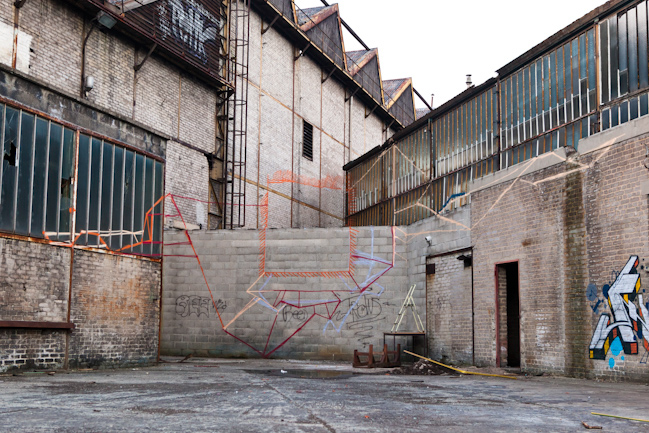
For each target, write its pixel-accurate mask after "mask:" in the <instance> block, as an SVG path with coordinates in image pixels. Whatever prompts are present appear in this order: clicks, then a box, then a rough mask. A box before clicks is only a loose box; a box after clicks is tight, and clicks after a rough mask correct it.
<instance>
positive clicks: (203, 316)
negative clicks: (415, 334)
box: [161, 227, 425, 360]
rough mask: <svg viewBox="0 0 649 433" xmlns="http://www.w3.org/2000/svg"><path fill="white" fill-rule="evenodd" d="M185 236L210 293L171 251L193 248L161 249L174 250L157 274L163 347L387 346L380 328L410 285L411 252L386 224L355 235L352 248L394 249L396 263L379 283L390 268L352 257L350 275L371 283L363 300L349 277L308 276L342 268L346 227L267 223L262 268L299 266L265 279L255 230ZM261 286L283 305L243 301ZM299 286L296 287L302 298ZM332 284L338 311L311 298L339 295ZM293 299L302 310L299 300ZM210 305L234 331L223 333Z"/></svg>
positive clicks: (296, 349)
mask: <svg viewBox="0 0 649 433" xmlns="http://www.w3.org/2000/svg"><path fill="white" fill-rule="evenodd" d="M166 236H167V239H168V241H169V242H171V243H176V242H180V240H181V239H186V238H185V234H184V233H182V232H168V233H167V234H166ZM190 236H191V238H192V242H193V244H194V247H195V248H196V251H197V253H198V255H199V257H200V260H201V264H202V267H203V270H204V271H205V277H206V278H207V281H208V283H209V284H210V288H211V291H212V294H211V295H210V292H209V291H208V289H207V285H206V284H205V280H204V279H203V274H202V272H201V269H200V267H199V266H198V262H197V261H196V260H195V259H194V258H191V257H174V256H184V255H187V252H188V251H189V250H190V247H189V246H187V245H173V246H169V247H166V249H165V251H166V252H167V253H168V254H170V255H171V256H170V257H167V258H166V259H165V265H164V272H163V274H164V291H163V293H164V295H163V313H162V346H161V349H162V353H163V354H168V355H185V354H188V353H196V354H202V355H208V356H245V357H258V356H261V355H263V354H268V355H270V356H273V357H279V358H301V359H347V360H349V359H351V356H352V354H353V350H354V349H363V348H367V347H368V345H369V344H374V345H375V346H380V345H382V344H383V332H387V331H389V330H390V329H391V327H392V324H393V322H394V320H395V318H396V315H397V313H398V311H399V308H400V307H401V304H402V303H403V300H404V298H405V295H406V293H407V290H408V268H407V264H406V262H405V261H404V260H403V259H402V258H403V257H406V256H407V248H408V246H407V245H406V244H405V242H403V241H402V240H399V239H395V245H396V249H395V248H393V240H392V229H391V228H389V227H377V228H362V229H360V230H359V232H358V234H357V235H356V249H357V251H359V252H361V253H363V254H365V255H366V257H367V258H372V257H374V258H376V259H380V260H381V261H382V262H386V261H387V262H388V263H391V262H392V259H393V253H394V252H396V255H395V256H394V257H395V260H396V262H395V266H394V268H392V269H390V270H389V271H388V272H387V273H385V274H384V275H383V276H381V277H380V278H379V279H378V280H376V281H375V282H373V281H374V279H375V278H376V277H377V276H378V274H379V273H381V271H382V270H384V269H388V267H389V266H388V265H386V264H384V263H382V262H381V263H379V262H371V261H369V260H365V259H363V260H360V261H358V262H357V263H356V265H355V274H354V278H355V280H356V282H358V284H359V285H361V286H366V285H368V284H370V283H372V284H371V286H370V288H369V289H368V291H367V292H365V293H364V294H363V295H361V296H360V299H359V295H358V294H355V293H353V292H351V290H350V288H351V287H355V286H354V282H353V281H352V280H351V279H350V278H342V279H341V278H338V277H336V278H324V277H322V276H313V275H309V273H310V272H332V271H338V270H345V269H348V266H349V256H350V231H349V229H345V228H331V229H300V230H298V229H293V230H291V229H277V230H268V231H267V236H266V251H267V254H266V257H265V269H266V271H267V272H271V271H272V272H278V273H281V272H291V273H292V272H299V273H303V274H300V275H296V276H283V277H282V276H277V277H273V278H271V279H270V280H268V281H267V277H265V278H261V279H260V278H259V272H260V270H259V264H260V254H259V245H260V241H259V232H258V231H256V230H239V231H235V232H227V231H216V232H191V233H190ZM370 263H374V264H373V265H370ZM260 290H262V292H261V293H262V294H263V295H264V297H265V299H266V301H267V302H268V303H270V304H274V303H275V302H276V301H278V298H277V297H278V294H280V296H283V298H279V300H283V301H284V302H285V303H286V304H287V305H286V306H285V307H284V309H282V310H281V311H280V312H279V314H276V313H275V312H273V311H271V310H270V309H269V308H267V306H264V305H263V304H264V302H265V301H258V302H257V303H255V304H254V305H252V307H250V308H247V307H249V303H250V301H251V299H253V297H254V296H255V295H254V293H258V292H259V291H260ZM297 290H300V291H302V292H301V294H300V296H299V297H298V296H297V292H295V291H297ZM247 291H250V292H254V293H252V294H250V293H247ZM331 291H336V295H337V297H338V298H340V300H341V303H340V305H339V307H338V309H337V310H335V312H334V311H333V308H335V304H334V303H331V304H329V305H328V306H324V305H319V306H316V307H315V310H314V307H313V306H312V305H313V304H315V303H320V301H323V300H335V299H337V297H336V295H334V294H333V293H332V292H331ZM379 295H380V296H379ZM212 298H213V299H214V303H213V302H212ZM329 298H331V299H329ZM298 301H299V302H301V303H302V304H301V305H302V306H306V307H307V308H298V306H299V305H298V304H297V302H298ZM215 305H216V308H215ZM279 305H283V304H279ZM419 305H420V306H421V309H420V314H421V315H422V320H424V321H425V312H424V311H423V305H424V300H423V296H422V295H419ZM216 310H218V311H219V313H220V314H221V317H222V320H223V323H224V325H225V327H226V330H227V331H228V332H230V333H231V334H232V335H233V336H234V337H233V336H230V335H228V334H227V333H226V332H224V331H223V329H222V326H221V323H220V321H219V318H218V315H217V314H216ZM314 312H315V313H316V314H320V315H322V316H327V317H328V316H329V315H330V314H333V315H332V320H331V322H330V323H328V320H327V319H326V318H325V317H321V316H318V315H315V316H313V317H312V315H313V313H314ZM276 318H277V320H275V319H276ZM233 320H234V321H233ZM231 321H233V322H232V324H230V325H229V323H230V322H231ZM412 326H414V323H413V322H412V318H409V319H408V318H406V319H404V323H403V325H402V328H401V330H406V329H408V330H409V328H408V327H412ZM271 329H272V331H273V332H272V333H270V331H271ZM269 333H270V337H269ZM293 334H295V335H294V336H293ZM291 336H292V338H290V339H289V340H288V342H287V343H286V344H284V345H282V346H281V347H280V348H279V349H277V350H276V351H274V349H275V348H276V347H278V346H280V345H281V343H282V342H283V341H284V340H286V339H288V338H289V337H291ZM235 337H236V338H235ZM238 339H239V340H238ZM244 342H245V343H244ZM246 344H249V345H251V346H253V347H254V348H255V349H257V350H258V351H259V352H261V354H260V353H258V352H255V350H253V349H252V348H250V347H249V346H247V345H246Z"/></svg>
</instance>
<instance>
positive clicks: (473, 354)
mask: <svg viewBox="0 0 649 433" xmlns="http://www.w3.org/2000/svg"><path fill="white" fill-rule="evenodd" d="M474 264H475V262H474V260H473V247H471V364H473V365H475V289H474V287H473V282H474V273H473V266H474Z"/></svg>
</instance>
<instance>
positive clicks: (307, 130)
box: [302, 121, 313, 161]
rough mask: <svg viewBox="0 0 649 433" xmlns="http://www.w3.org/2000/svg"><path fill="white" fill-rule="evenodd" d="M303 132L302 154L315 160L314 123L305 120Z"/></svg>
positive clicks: (310, 159)
mask: <svg viewBox="0 0 649 433" xmlns="http://www.w3.org/2000/svg"><path fill="white" fill-rule="evenodd" d="M303 123H304V127H303V132H302V156H303V157H305V158H306V159H308V160H309V161H313V125H311V124H310V123H309V122H307V121H304V122H303Z"/></svg>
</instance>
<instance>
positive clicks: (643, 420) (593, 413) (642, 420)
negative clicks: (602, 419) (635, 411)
mask: <svg viewBox="0 0 649 433" xmlns="http://www.w3.org/2000/svg"><path fill="white" fill-rule="evenodd" d="M591 414H592V415H599V416H608V417H610V418H620V419H630V420H631V421H640V422H649V420H646V419H638V418H629V417H626V416H618V415H607V414H605V413H597V412H591Z"/></svg>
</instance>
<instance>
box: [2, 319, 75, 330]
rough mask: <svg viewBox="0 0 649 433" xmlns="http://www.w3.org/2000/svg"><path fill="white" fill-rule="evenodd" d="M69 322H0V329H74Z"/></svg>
mask: <svg viewBox="0 0 649 433" xmlns="http://www.w3.org/2000/svg"><path fill="white" fill-rule="evenodd" d="M75 327H76V326H75V324H74V323H70V322H27V321H18V320H4V321H0V328H33V329H75Z"/></svg>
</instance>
